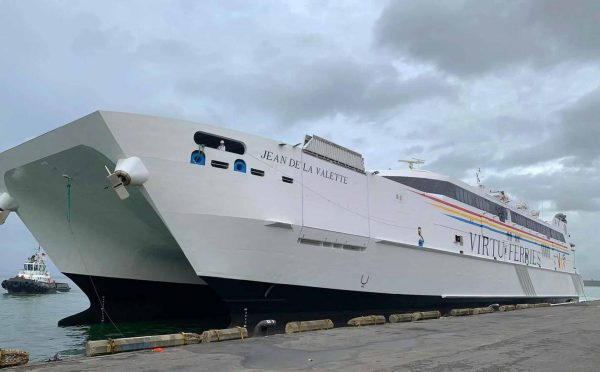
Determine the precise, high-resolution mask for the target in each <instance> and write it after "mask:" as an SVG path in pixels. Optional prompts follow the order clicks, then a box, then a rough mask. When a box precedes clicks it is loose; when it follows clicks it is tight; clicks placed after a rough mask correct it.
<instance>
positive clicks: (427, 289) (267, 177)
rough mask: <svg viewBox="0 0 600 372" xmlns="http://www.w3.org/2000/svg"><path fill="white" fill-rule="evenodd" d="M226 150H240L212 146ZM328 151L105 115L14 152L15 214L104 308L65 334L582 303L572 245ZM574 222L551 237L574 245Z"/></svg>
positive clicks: (5, 161)
mask: <svg viewBox="0 0 600 372" xmlns="http://www.w3.org/2000/svg"><path fill="white" fill-rule="evenodd" d="M199 138H200V139H201V140H198V139H199ZM202 138H206V141H205V140H202ZM220 138H224V139H226V141H227V146H229V147H228V148H229V149H230V150H235V151H219V150H217V149H216V148H211V147H210V146H211V143H213V144H218V143H219V139H220ZM211 141H212V142H211ZM317 144H318V146H315V147H313V148H310V147H309V146H308V145H306V146H305V147H302V146H300V147H298V146H290V145H288V144H285V143H281V142H279V141H273V140H270V139H266V138H260V137H257V136H252V135H248V134H244V133H240V132H237V131H233V130H228V129H223V128H216V127H212V126H208V125H203V124H196V123H189V122H184V121H179V120H170V119H162V118H155V117H148V116H141V115H132V114H123V113H113V112H96V113H93V114H90V115H88V116H87V117H84V118H82V119H79V120H77V121H76V122H74V123H71V124H68V125H67V126H65V127H62V128H59V129H57V130H55V131H53V132H50V133H48V134H45V135H43V136H41V137H39V138H36V139H34V140H32V141H29V142H27V143H25V144H23V145H20V146H18V147H16V148H14V149H11V150H8V151H7V152H5V153H3V154H1V155H0V172H2V174H3V175H4V177H3V179H2V180H0V189H1V190H2V191H6V192H7V193H8V194H10V199H8V198H5V199H4V200H5V204H6V208H11V210H14V211H16V212H17V213H18V215H19V217H20V218H21V220H22V221H23V222H24V223H25V224H26V225H27V227H28V228H29V229H30V231H31V232H32V234H33V235H34V236H35V238H36V239H37V240H38V241H39V242H40V244H41V245H42V246H44V248H45V250H46V252H47V253H48V254H49V256H50V257H51V258H52V260H53V261H54V263H56V264H57V266H58V267H59V269H60V270H61V271H62V272H63V273H66V275H67V276H69V277H70V278H71V279H72V280H73V281H75V283H76V284H77V285H78V286H80V287H81V288H82V289H83V291H84V292H85V293H86V294H87V296H88V298H89V300H90V303H91V307H90V309H89V310H87V311H86V312H84V313H82V314H79V315H77V316H74V317H72V318H70V319H69V318H68V319H66V320H64V321H63V322H61V323H62V324H76V323H88V322H101V321H102V320H103V319H104V318H103V316H105V318H108V317H110V318H111V319H112V320H113V321H115V322H118V321H125V320H154V319H162V318H187V317H195V318H196V317H220V318H221V319H222V320H221V321H218V322H215V326H216V325H225V324H230V323H231V324H234V325H241V324H246V322H249V319H258V318H261V317H266V316H270V315H271V314H285V315H283V316H281V317H278V318H277V319H284V318H286V317H288V316H290V317H291V316H296V317H298V318H302V319H305V318H308V317H313V316H319V317H322V316H325V315H330V314H335V313H339V314H344V315H350V314H357V315H364V313H366V312H383V313H387V312H398V311H405V310H413V309H433V308H441V309H447V308H449V307H453V306H469V305H486V304H490V303H515V302H525V303H527V302H546V301H549V302H562V301H568V300H577V299H578V297H579V296H581V295H582V294H583V290H582V284H581V278H580V276H579V275H578V274H577V272H576V271H575V268H574V259H573V251H572V249H571V248H572V247H570V246H569V244H568V242H566V241H559V240H557V239H555V238H553V237H550V236H544V234H541V233H540V232H538V231H533V230H531V229H530V230H527V228H525V227H523V226H521V225H518V224H516V223H515V222H510V219H511V218H512V217H510V216H508V215H506V217H507V218H509V220H506V219H504V217H498V216H496V215H493V214H490V213H488V212H483V209H478V208H477V207H476V206H473V205H467V204H465V203H463V202H459V201H458V200H455V199H452V198H450V197H446V196H444V195H442V194H440V193H435V192H434V193H426V192H420V191H419V190H417V189H414V188H411V187H408V186H406V185H403V184H401V183H399V182H395V181H394V180H390V179H388V178H386V177H383V176H382V175H381V174H379V175H378V174H377V173H375V172H373V173H371V172H364V170H363V169H361V168H360V166H361V160H362V158H361V157H360V155H359V154H356V153H351V152H348V150H347V149H343V148H340V147H339V146H337V145H335V144H331V143H328V142H327V141H321V142H318V143H317ZM205 145H206V146H205ZM200 150H202V152H203V154H204V155H202V156H199V154H200V153H199V151H200ZM236 151H237V152H236ZM316 152H320V153H316ZM336 154H337V155H336ZM339 154H343V156H341V155H339ZM346 155H347V159H345V158H344V156H346ZM332 156H333V157H338V158H337V159H338V160H339V161H338V160H335V161H332V159H331V157H332ZM358 157H360V159H358ZM345 160H350V161H347V162H345ZM119 161H121V164H123V162H129V163H130V164H134V163H135V164H137V163H139V164H138V165H140V167H138V168H139V169H144V170H145V172H146V174H145V175H144V176H143V177H138V178H137V180H136V178H135V174H133V173H132V177H130V179H132V180H133V181H132V182H131V184H128V185H127V186H119V187H125V188H126V191H127V192H128V194H129V197H128V198H126V199H123V200H121V199H120V198H119V197H118V196H117V194H116V193H115V192H113V190H112V189H111V187H110V186H109V187H107V180H106V176H107V173H106V168H108V170H109V172H112V171H113V170H115V168H116V167H117V166H118V164H119ZM136 162H137V163H136ZM141 165H143V166H141ZM105 167H106V168H105ZM139 169H138V170H139ZM141 173H144V172H141ZM382 173H385V171H382ZM121 191H123V190H122V189H121ZM470 192H471V193H472V194H477V193H478V192H479V191H477V190H471V191H470ZM476 196H478V197H479V198H482V199H485V200H486V201H487V203H492V202H493V201H490V200H489V199H490V197H489V196H481V195H479V194H477V195H476ZM6 200H8V201H11V203H8V202H6ZM13 200H14V203H13ZM512 212H514V211H512ZM521 217H523V216H521ZM515 221H516V220H515ZM538 224H539V223H538ZM565 224H566V222H565ZM565 224H563V225H560V227H555V229H554V230H553V231H554V232H557V231H558V229H559V228H560V229H562V230H561V231H562V232H563V233H565V234H566V225H565ZM557 226H558V225H557ZM546 227H548V226H546ZM548 228H549V227H548ZM192 309H193V310H192ZM290 314H291V315H290ZM104 320H105V321H106V319H104ZM247 325H249V326H252V324H247Z"/></svg>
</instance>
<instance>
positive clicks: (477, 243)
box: [469, 233, 542, 267]
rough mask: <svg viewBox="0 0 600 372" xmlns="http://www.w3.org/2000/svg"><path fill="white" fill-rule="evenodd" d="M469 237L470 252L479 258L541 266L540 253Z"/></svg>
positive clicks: (485, 237)
mask: <svg viewBox="0 0 600 372" xmlns="http://www.w3.org/2000/svg"><path fill="white" fill-rule="evenodd" d="M469 234H470V235H471V252H473V253H477V254H478V255H480V256H488V257H494V258H496V259H501V260H503V261H510V262H520V263H524V264H527V265H537V266H540V267H541V265H542V259H541V256H540V252H538V251H535V250H533V249H530V248H526V247H523V246H521V245H518V244H514V243H510V242H505V241H502V240H498V239H494V238H490V237H487V236H485V235H479V234H473V233H469Z"/></svg>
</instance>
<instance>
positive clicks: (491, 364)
mask: <svg viewBox="0 0 600 372" xmlns="http://www.w3.org/2000/svg"><path fill="white" fill-rule="evenodd" d="M599 351H600V301H594V302H584V303H578V304H570V305H564V306H552V307H545V308H535V309H525V310H518V311H511V312H495V313H491V314H482V315H474V316H466V317H448V318H440V319H434V320H423V321H418V322H410V323H396V324H389V323H388V324H384V325H376V326H365V327H356V328H335V329H330V330H323V331H314V332H306V333H296V334H289V335H285V334H279V335H273V336H268V337H255V338H249V339H246V340H244V341H239V340H238V341H227V342H221V343H210V344H197V345H187V346H181V347H176V348H165V349H164V351H163V352H160V353H157V352H152V351H139V352H131V353H123V354H115V355H108V356H102V357H94V358H78V359H71V360H67V361H63V362H54V363H42V364H32V365H29V366H25V367H18V368H14V369H12V370H17V371H81V370H86V371H106V370H114V371H124V370H127V371H164V370H178V371H240V370H278V371H280V370H340V371H341V370H343V371H398V370H407V371H465V370H468V371H594V370H600V352H599ZM8 370H11V369H8Z"/></svg>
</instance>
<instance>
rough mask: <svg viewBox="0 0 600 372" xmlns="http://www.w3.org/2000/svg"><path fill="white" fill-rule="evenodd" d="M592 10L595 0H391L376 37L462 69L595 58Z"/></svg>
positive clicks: (598, 6) (599, 8) (597, 24)
mask: <svg viewBox="0 0 600 372" xmlns="http://www.w3.org/2000/svg"><path fill="white" fill-rule="evenodd" d="M598 14H600V2H598V1H594V0H588V1H576V2H565V1H560V0H532V1H518V0H514V1H491V0H490V1H479V0H455V1H445V2H423V1H418V0H409V1H391V2H390V3H389V5H388V6H387V7H386V8H385V9H384V11H383V12H382V14H381V16H380V18H379V20H378V22H377V24H376V26H375V41H376V44H377V45H379V46H384V47H387V48H389V49H391V50H393V51H397V52H400V53H401V54H402V55H408V56H410V57H412V58H414V59H416V60H419V61H424V62H427V63H432V64H434V65H436V66H438V67H439V68H441V69H442V70H445V71H448V72H450V73H452V74H456V75H462V76H468V75H474V74H480V73H485V72H494V70H497V69H501V68H504V67H507V66H511V65H514V64H534V65H536V66H547V65H552V64H556V63H561V62H570V61H593V60H597V59H598V57H600V43H599V40H598V35H600V20H599V19H598Z"/></svg>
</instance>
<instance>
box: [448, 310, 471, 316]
mask: <svg viewBox="0 0 600 372" xmlns="http://www.w3.org/2000/svg"><path fill="white" fill-rule="evenodd" d="M472 314H473V309H452V310H450V316H466V315H472Z"/></svg>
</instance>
